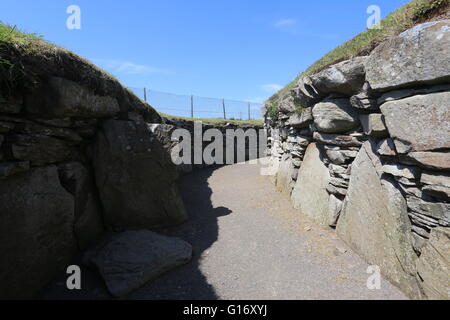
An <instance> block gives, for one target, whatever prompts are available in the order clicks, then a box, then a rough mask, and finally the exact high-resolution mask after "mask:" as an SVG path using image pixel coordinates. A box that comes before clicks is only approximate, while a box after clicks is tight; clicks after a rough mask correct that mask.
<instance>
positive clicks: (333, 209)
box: [328, 194, 342, 228]
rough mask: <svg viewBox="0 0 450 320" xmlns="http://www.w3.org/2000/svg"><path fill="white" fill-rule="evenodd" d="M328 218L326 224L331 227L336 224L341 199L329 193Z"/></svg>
mask: <svg viewBox="0 0 450 320" xmlns="http://www.w3.org/2000/svg"><path fill="white" fill-rule="evenodd" d="M328 205H329V213H328V214H329V220H328V225H329V226H330V227H332V228H335V227H336V225H337V222H338V220H339V215H340V214H341V210H342V201H341V200H339V199H338V198H336V196H335V195H333V194H331V195H330V201H329V204H328Z"/></svg>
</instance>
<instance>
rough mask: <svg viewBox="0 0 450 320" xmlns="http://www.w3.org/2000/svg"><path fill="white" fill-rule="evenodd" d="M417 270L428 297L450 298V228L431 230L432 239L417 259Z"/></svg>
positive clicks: (435, 298)
mask: <svg viewBox="0 0 450 320" xmlns="http://www.w3.org/2000/svg"><path fill="white" fill-rule="evenodd" d="M417 272H418V274H419V277H420V278H421V280H422V281H423V282H422V287H423V290H424V291H425V295H426V296H427V298H429V299H433V300H438V299H440V300H449V299H450V296H449V294H450V292H449V290H450V228H442V227H439V228H436V229H433V230H432V231H431V236H430V240H429V241H428V243H427V245H426V246H425V248H423V249H422V255H421V256H420V258H419V260H418V261H417Z"/></svg>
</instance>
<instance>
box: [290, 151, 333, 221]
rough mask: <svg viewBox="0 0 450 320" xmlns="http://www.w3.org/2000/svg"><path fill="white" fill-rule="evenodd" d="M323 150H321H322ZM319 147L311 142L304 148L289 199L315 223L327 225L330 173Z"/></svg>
mask: <svg viewBox="0 0 450 320" xmlns="http://www.w3.org/2000/svg"><path fill="white" fill-rule="evenodd" d="M322 152H323V151H322ZM322 152H321V151H320V147H319V146H318V145H317V144H316V143H312V144H310V145H309V146H308V149H307V150H306V154H305V158H304V159H303V164H302V166H301V168H300V170H299V174H298V179H297V183H296V184H295V187H294V190H293V191H292V195H291V199H292V203H293V205H294V207H295V208H296V209H300V210H301V212H302V213H303V214H305V215H306V216H308V217H310V218H312V219H313V220H315V221H316V222H317V223H320V224H322V225H328V221H329V218H328V197H329V195H328V192H327V191H326V188H327V185H328V181H329V178H330V174H329V172H328V168H327V167H326V166H325V164H324V163H323V162H322V157H323V155H322V154H321V153H322Z"/></svg>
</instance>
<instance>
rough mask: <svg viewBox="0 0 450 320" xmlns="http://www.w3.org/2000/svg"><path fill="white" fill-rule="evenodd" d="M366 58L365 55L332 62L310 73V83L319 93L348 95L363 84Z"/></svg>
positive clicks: (352, 93) (354, 92) (356, 90)
mask: <svg viewBox="0 0 450 320" xmlns="http://www.w3.org/2000/svg"><path fill="white" fill-rule="evenodd" d="M366 59H367V57H355V58H353V59H350V60H346V61H342V62H339V63H337V64H334V65H332V66H330V67H328V68H326V69H325V70H322V71H320V72H319V73H316V74H314V75H312V76H311V77H310V78H311V83H312V85H313V86H314V88H315V89H316V90H317V91H318V92H320V93H321V94H329V93H340V94H343V95H346V96H348V97H350V96H352V95H354V94H356V93H358V92H359V91H360V90H361V88H362V87H363V85H364V82H365V68H364V64H365V61H366Z"/></svg>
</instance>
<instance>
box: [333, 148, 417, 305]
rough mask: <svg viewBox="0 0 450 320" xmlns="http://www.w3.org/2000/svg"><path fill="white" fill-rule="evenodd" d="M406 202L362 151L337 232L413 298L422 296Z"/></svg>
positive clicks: (353, 172) (364, 151)
mask: <svg viewBox="0 0 450 320" xmlns="http://www.w3.org/2000/svg"><path fill="white" fill-rule="evenodd" d="M410 230H411V223H410V221H409V218H408V214H407V206H406V201H405V199H404V198H403V196H402V195H401V193H400V192H399V191H398V190H397V189H396V188H395V187H394V186H393V185H392V183H391V182H390V181H387V180H380V178H379V176H378V174H377V171H376V169H375V166H374V165H373V164H372V161H371V159H370V158H369V156H368V155H367V152H366V148H362V149H361V151H360V153H359V155H358V157H357V158H356V160H355V162H354V163H353V165H352V176H351V179H350V186H349V189H348V194H347V197H346V198H345V200H344V205H343V208H342V212H341V216H340V218H339V221H338V224H337V232H338V235H339V237H340V238H341V239H343V240H344V241H345V242H346V243H347V244H348V245H349V246H350V247H352V248H353V249H354V250H355V251H356V252H358V253H359V254H360V255H362V256H363V257H364V258H365V259H366V260H367V261H368V262H369V263H371V264H376V265H378V266H380V268H381V272H382V273H383V274H384V275H385V276H386V277H387V278H388V279H389V280H390V281H391V282H392V283H394V284H396V285H397V286H399V287H400V288H401V289H402V290H403V291H404V292H405V293H407V294H408V295H409V296H411V297H418V296H419V289H418V286H417V283H416V279H415V260H416V255H415V253H414V250H413V247H412V238H411V232H410Z"/></svg>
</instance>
